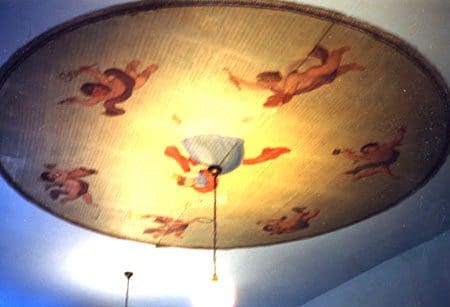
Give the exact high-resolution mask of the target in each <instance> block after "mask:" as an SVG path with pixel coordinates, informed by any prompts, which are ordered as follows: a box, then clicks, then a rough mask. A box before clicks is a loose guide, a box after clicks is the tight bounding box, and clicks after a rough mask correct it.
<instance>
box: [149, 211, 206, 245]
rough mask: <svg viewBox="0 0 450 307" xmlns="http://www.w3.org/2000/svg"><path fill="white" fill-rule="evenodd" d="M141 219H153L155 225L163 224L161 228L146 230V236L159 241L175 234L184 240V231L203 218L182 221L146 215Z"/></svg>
mask: <svg viewBox="0 0 450 307" xmlns="http://www.w3.org/2000/svg"><path fill="white" fill-rule="evenodd" d="M141 218H143V219H148V218H152V219H153V223H158V224H161V226H158V227H153V228H147V229H145V230H144V234H152V235H153V238H155V239H157V238H160V237H162V236H166V235H170V234H173V235H174V236H175V237H177V238H180V239H181V238H182V237H183V233H184V231H185V230H186V229H187V228H188V227H189V225H191V224H193V223H195V222H198V221H199V220H201V219H202V218H193V219H190V220H180V219H174V218H171V217H167V216H160V215H154V214H146V215H143V216H142V217H141Z"/></svg>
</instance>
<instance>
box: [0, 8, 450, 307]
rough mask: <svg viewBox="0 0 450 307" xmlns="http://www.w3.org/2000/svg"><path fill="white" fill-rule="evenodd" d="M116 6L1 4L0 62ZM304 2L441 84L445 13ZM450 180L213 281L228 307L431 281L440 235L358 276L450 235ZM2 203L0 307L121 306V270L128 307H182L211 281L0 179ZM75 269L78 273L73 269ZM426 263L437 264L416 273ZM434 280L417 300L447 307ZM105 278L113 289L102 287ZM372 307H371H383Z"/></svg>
mask: <svg viewBox="0 0 450 307" xmlns="http://www.w3.org/2000/svg"><path fill="white" fill-rule="evenodd" d="M122 2H123V1H105V0H103V1H77V2H75V1H57V0H44V1H30V0H19V1H7V0H0V48H1V49H0V62H1V63H4V62H5V61H6V60H7V59H8V57H9V56H10V55H12V53H13V52H14V51H15V50H16V49H18V48H19V47H21V46H23V45H24V44H25V43H26V42H28V41H29V40H30V39H32V38H33V37H35V36H37V35H38V34H40V33H42V32H43V31H45V30H46V29H48V28H50V27H52V26H54V25H57V24H59V23H61V22H64V21H66V20H68V19H70V18H72V17H75V16H78V15H80V14H84V13H87V12H90V11H92V10H95V9H98V8H102V7H107V6H109V5H112V4H116V3H122ZM303 2H304V3H309V4H314V5H316V6H324V7H327V8H331V9H336V10H338V11H340V12H343V13H345V14H348V15H351V16H354V17H356V18H358V19H361V20H364V21H368V22H369V23H373V24H375V25H378V26H380V27H381V28H383V29H384V30H387V31H389V32H392V33H394V34H397V35H398V36H400V37H402V38H403V39H405V40H406V41H407V42H409V43H410V44H412V45H413V46H415V47H417V49H418V50H419V51H420V52H422V54H424V55H425V56H426V57H427V58H428V59H429V60H430V61H431V62H432V63H433V64H434V65H435V66H436V67H438V69H439V70H440V71H441V73H442V74H443V76H444V78H445V79H446V80H447V82H448V80H450V59H449V57H448V47H450V46H449V40H448V33H450V23H448V21H447V20H448V18H449V17H450V4H449V3H448V1H446V0H433V1H420V0H409V1H408V0H404V1H396V0H384V1H377V2H374V1H370V0H364V1H347V0H345V1H333V0H329V1H303ZM449 179H450V165H449V163H448V162H447V163H446V164H445V165H444V166H443V168H442V169H441V171H440V172H439V173H438V174H437V175H436V177H435V178H434V179H433V180H431V181H430V182H429V184H428V185H427V186H425V187H424V188H422V189H421V190H420V191H418V192H417V193H416V194H414V195H413V196H412V197H410V198H409V199H407V200H406V201H404V202H403V203H401V204H400V205H398V206H396V207H394V208H392V209H390V210H388V211H387V212H384V213H382V214H380V215H377V216H375V217H373V218H371V219H369V220H366V221H364V222H362V223H359V224H356V225H353V226H351V227H347V228H345V229H342V230H339V231H336V232H334V233H331V234H327V235H323V236H319V237H316V238H313V239H308V240H304V241H301V242H296V243H289V244H283V245H277V246H273V247H264V248H252V249H241V250H234V251H229V252H221V253H220V254H219V257H220V259H221V261H222V270H223V271H226V272H223V275H227V274H228V275H230V278H231V279H232V280H233V281H234V284H235V287H236V289H237V306H257V305H259V306H301V305H302V304H305V303H306V302H308V301H309V300H311V299H313V298H316V299H315V300H313V301H311V302H310V303H308V304H307V306H358V303H359V304H361V302H360V301H359V302H358V301H357V300H352V298H354V297H355V295H352V294H351V291H352V290H351V289H358V284H362V285H364V284H367V285H370V283H371V282H377V281H383V278H389V279H390V280H393V279H396V278H398V279H399V280H400V281H401V278H403V276H405V272H408V271H410V270H411V266H408V265H406V264H407V263H408V261H409V262H410V263H413V264H415V265H414V266H413V267H417V266H419V267H427V268H429V269H428V270H423V271H422V272H421V273H420V272H419V273H417V275H418V277H417V278H419V279H421V280H430V281H431V280H433V276H435V275H436V273H435V271H438V270H439V269H441V268H443V267H446V266H445V264H446V263H445V261H444V260H443V262H439V260H440V259H445V258H448V257H446V256H445V255H447V256H448V253H449V248H448V242H449V241H448V235H446V234H447V233H445V234H444V235H442V236H440V237H439V238H437V239H436V240H433V241H430V242H428V243H426V244H425V245H422V246H420V247H418V249H417V250H413V251H410V252H408V253H409V254H408V253H406V254H403V255H402V256H400V257H398V258H394V259H393V260H391V261H393V262H389V261H388V262H387V263H385V264H382V265H381V266H379V267H375V268H374V269H373V270H371V271H369V272H367V273H364V272H366V271H367V270H368V269H370V268H372V267H374V266H376V265H378V264H380V263H381V262H383V261H386V260H388V259H390V258H392V257H394V256H396V255H398V254H400V253H402V252H404V251H405V250H407V249H410V248H413V247H414V246H416V245H418V244H420V243H422V242H424V241H427V240H430V239H432V238H433V237H435V236H436V235H438V234H440V233H443V232H445V231H447V230H448V229H450V217H449V213H450V204H449V202H450V189H449V184H450V180H449ZM0 199H1V201H0V204H1V206H2V208H3V214H2V215H1V217H0V233H1V234H2V235H1V236H0V251H1V257H0V268H1V272H2V278H1V279H0V306H50V307H51V306H68V307H71V306H120V305H121V304H122V299H123V291H122V290H124V288H123V287H124V286H125V284H124V280H123V276H122V275H121V274H122V272H123V271H124V270H126V269H132V270H134V271H135V272H136V276H135V277H134V278H135V279H133V282H134V284H132V286H133V287H134V288H132V292H131V299H132V300H131V301H130V306H149V305H151V306H189V305H190V303H189V293H187V292H189V291H186V289H187V288H189V284H190V283H192V281H193V280H196V281H197V280H201V278H205V279H207V278H209V275H208V274H209V265H210V260H209V259H210V257H209V256H210V252H199V251H189V250H179V249H155V248H153V247H152V246H146V245H143V244H138V243H133V242H125V241H122V240H117V239H112V238H109V237H105V236H102V235H98V234H95V233H92V232H90V231H86V230H83V229H80V228H77V227H75V226H72V225H70V224H68V223H66V222H64V221H61V220H59V219H57V218H55V217H53V216H51V215H49V214H48V213H45V212H43V211H42V210H40V209H38V208H37V207H36V206H34V205H32V204H29V203H28V202H26V201H25V200H23V199H22V198H21V197H20V196H18V194H17V193H16V192H15V191H14V190H13V189H12V188H10V187H9V186H8V185H7V184H6V183H5V181H4V180H3V179H2V180H1V181H0ZM108 250H111V251H112V252H111V253H109V254H108V253H107V251H108ZM415 254H419V256H414V255H415ZM411 255H412V256H411ZM437 255H441V257H438V256H437ZM84 259H86V262H84V263H83V262H81V263H82V264H84V265H80V262H79V261H78V260H84ZM77 261H78V262H77ZM396 261H397V262H396ZM427 261H432V262H435V263H437V264H436V266H435V267H433V266H426V265H425V264H426V263H427ZM447 263H448V262H447ZM78 265H79V267H77V266H78ZM447 267H448V265H447ZM227 272H228V273H227ZM446 272H447V273H446ZM360 274H362V275H360ZM377 274H378V275H377ZM442 274H443V275H442V276H443V277H442V278H440V279H439V278H438V280H439V281H442V283H443V284H436V285H435V287H433V288H434V290H433V291H437V290H435V289H436V288H438V289H441V290H440V291H442V292H434V293H428V292H426V291H425V290H424V292H423V293H421V295H422V296H433V297H434V298H435V300H434V301H432V304H431V305H432V306H446V305H445V304H446V299H447V298H448V296H445V295H444V293H445V291H446V288H445V287H444V286H445V284H447V285H448V281H449V278H448V270H447V271H445V270H444V273H442ZM445 274H447V275H445ZM358 275H359V277H357V278H356V279H354V280H353V281H350V282H349V283H345V284H343V285H342V286H339V285H341V284H342V283H344V282H346V281H348V280H349V279H351V278H354V277H355V276H358ZM376 276H378V277H376ZM445 276H447V279H446V277H445ZM115 278H116V279H117V282H111V281H112V280H114V279H115ZM358 278H359V280H358ZM364 280H365V281H364ZM199 282H200V281H199ZM425 284H426V283H424V285H425ZM443 285H444V286H443ZM407 286H408V283H407V281H406V280H405V282H398V283H393V284H392V287H391V288H395V292H397V293H399V295H398V296H397V297H393V298H392V300H391V301H390V302H391V303H392V302H397V301H395V299H396V298H397V299H398V297H399V296H401V295H400V294H401V293H405V296H407V297H409V296H410V295H408V292H407V290H408V289H407ZM418 286H420V283H419V284H418ZM336 287H338V288H336ZM361 287H363V286H360V288H359V289H360V290H361V291H360V293H364V291H363V289H362V288H361ZM372 287H373V286H372ZM333 288H335V289H334V290H332V291H330V292H328V293H327V294H325V295H323V296H321V294H323V293H325V292H327V291H328V290H330V289H333ZM133 289H134V290H133ZM367 289H370V287H368V288H366V290H367ZM373 289H379V288H372V290H373ZM422 289H431V288H430V287H425V286H423V287H422ZM133 291H134V292H133ZM386 291H388V290H387V289H386V290H378V292H375V291H372V292H371V293H385V292H386ZM369 293H370V291H369ZM447 293H448V291H447ZM360 295H361V294H360ZM391 296H392V295H391ZM374 301H375V303H374V304H375V305H373V306H386V304H387V303H389V302H387V303H386V302H383V301H380V300H378V301H377V300H374ZM419 301H420V300H419ZM131 302H132V303H133V304H131ZM400 302H404V300H403V301H401V300H400ZM427 302H428V303H430V301H426V300H424V301H423V305H421V304H422V303H420V304H419V305H418V306H426V305H425V303H427ZM339 303H342V304H341V305H339ZM377 303H378V305H377ZM333 304H334V305H333ZM383 304H384V305H383ZM394 305H395V304H394ZM431 305H429V306H431Z"/></svg>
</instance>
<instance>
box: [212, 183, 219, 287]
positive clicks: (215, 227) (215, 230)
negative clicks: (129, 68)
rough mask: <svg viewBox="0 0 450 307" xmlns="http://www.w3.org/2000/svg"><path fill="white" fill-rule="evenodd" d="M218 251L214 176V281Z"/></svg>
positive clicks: (215, 278) (214, 279)
mask: <svg viewBox="0 0 450 307" xmlns="http://www.w3.org/2000/svg"><path fill="white" fill-rule="evenodd" d="M216 251H217V176H214V237H213V265H214V274H213V278H212V280H213V281H217V280H218V279H219V278H218V277H217V265H216V260H217V258H216Z"/></svg>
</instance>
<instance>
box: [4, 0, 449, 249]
mask: <svg viewBox="0 0 450 307" xmlns="http://www.w3.org/2000/svg"><path fill="white" fill-rule="evenodd" d="M198 6H237V7H249V8H255V9H271V10H281V11H288V12H291V13H297V14H303V15H307V16H313V17H315V18H318V19H324V20H327V21H330V22H332V23H334V24H340V25H344V26H347V27H349V28H351V29H353V30H356V31H359V32H362V33H364V34H366V35H370V36H371V37H372V38H374V39H375V40H377V41H381V42H383V43H384V44H386V45H388V46H389V47H391V48H393V49H395V50H396V51H397V52H399V53H400V54H402V55H404V56H406V57H407V58H408V59H409V60H410V61H411V62H413V63H414V64H415V65H417V66H418V67H419V68H420V70H421V71H422V72H423V73H424V74H425V75H426V76H427V77H428V79H429V80H431V81H432V82H433V84H434V86H435V88H436V89H437V91H438V93H439V96H440V97H441V98H442V100H443V103H444V108H445V110H446V113H447V116H446V117H447V123H448V125H447V129H448V133H447V139H446V141H445V144H444V150H443V152H442V153H441V155H440V157H439V158H438V161H437V163H436V165H435V166H434V167H432V168H431V170H430V172H429V173H428V174H427V175H426V176H425V177H424V179H423V180H422V181H421V182H419V183H418V184H417V185H416V186H415V187H414V188H413V189H412V190H411V191H409V192H408V193H406V194H405V195H403V196H401V197H399V198H398V199H397V200H396V201H394V202H392V203H390V204H388V205H387V206H385V207H384V208H383V209H380V210H377V211H375V212H373V213H371V214H369V215H367V216H366V217H364V218H361V219H358V220H356V221H352V222H350V223H347V224H344V225H342V226H339V227H335V228H331V229H330V230H329V231H326V232H322V233H318V234H312V235H308V236H303V237H301V238H295V239H289V240H284V241H279V242H270V243H262V244H254V245H236V246H230V247H218V248H219V249H222V250H229V249H237V248H257V247H264V246H270V245H278V244H282V243H288V242H295V241H301V240H305V239H308V238H313V237H318V236H322V235H326V234H328V233H330V232H333V231H336V230H339V229H343V228H346V227H349V226H352V225H354V224H357V223H359V222H361V221H363V220H365V219H368V218H371V217H373V216H375V215H377V214H379V213H381V212H384V211H386V210H388V209H390V208H392V207H393V206H395V205H398V204H400V203H401V202H402V201H404V200H405V199H407V198H408V197H410V196H411V195H412V194H414V193H415V192H417V191H418V190H419V189H421V188H422V187H423V186H425V185H426V184H427V183H428V182H429V181H430V180H431V178H433V177H434V175H435V174H436V173H437V172H438V171H439V169H440V168H441V167H442V165H443V164H444V163H445V162H446V159H447V156H448V154H449V152H450V140H449V133H450V97H449V88H448V86H447V84H446V82H445V80H444V78H443V77H442V75H441V74H440V73H439V71H438V70H437V69H436V68H435V66H434V65H433V64H431V62H429V61H428V60H427V59H426V58H425V57H424V56H423V55H422V54H421V53H420V52H419V51H418V50H417V49H415V48H414V47H413V46H411V45H409V44H408V43H406V42H405V41H403V40H402V39H400V38H399V37H397V36H395V35H393V34H390V33H388V32H386V31H384V30H382V29H380V28H379V27H377V26H373V25H371V24H369V23H367V22H363V21H359V20H357V19H356V18H354V17H350V16H348V15H345V14H342V13H339V12H335V11H332V10H329V9H324V8H319V7H314V6H310V5H305V4H298V3H287V2H281V1H276V0H275V1H271V0H249V1H245V0H220V1H214V0H205V1H202V0H184V1H183V0H151V1H145V0H143V1H139V2H133V3H124V4H118V5H114V6H111V7H108V8H104V9H99V10H95V11H92V12H89V13H86V14H83V15H80V16H78V17H75V18H72V19H70V20H68V21H66V22H63V23H61V24H58V25H56V26H54V27H52V28H50V29H49V30H47V31H45V32H44V33H42V34H40V35H38V36H37V37H35V38H34V39H32V40H31V41H30V42H28V43H27V44H26V45H25V46H23V47H21V48H20V49H18V50H17V51H16V52H14V53H13V55H12V56H11V57H10V58H9V59H8V60H7V61H6V62H5V64H3V65H2V67H1V68H0V89H1V88H2V87H3V85H4V83H5V81H6V80H7V79H8V78H9V75H10V74H11V73H12V72H13V71H14V70H15V68H16V67H17V66H19V65H20V64H21V63H22V62H23V61H24V60H25V59H26V58H28V57H29V56H30V55H32V54H33V53H34V52H35V51H36V50H37V49H39V48H41V47H43V46H44V45H46V44H47V43H49V42H51V41H52V40H54V39H55V38H57V37H59V36H61V35H63V34H65V33H68V32H72V31H74V30H76V29H78V28H81V27H83V26H85V25H88V24H92V23H95V22H98V21H101V20H104V19H109V18H112V17H115V16H122V15H134V14H137V13H139V12H144V11H151V10H158V9H166V8H174V7H198ZM0 174H1V175H2V176H3V177H4V178H5V179H6V180H5V181H6V182H7V183H8V184H9V185H10V186H11V187H12V188H13V189H14V190H16V191H17V192H18V193H19V194H20V195H21V196H22V197H23V198H24V199H26V200H27V201H29V202H31V203H33V204H36V205H37V207H38V208H40V209H42V210H43V211H45V212H48V213H50V214H51V215H53V216H55V217H57V218H59V219H63V220H65V221H67V222H69V223H70V224H73V225H76V226H79V227H81V228H83V229H86V230H89V231H92V232H95V233H100V234H103V235H107V236H109V237H114V238H118V239H123V240H131V241H135V242H140V243H146V244H151V245H155V246H156V247H181V248H191V249H211V247H210V246H186V245H176V244H173V245H165V244H158V243H152V242H148V241H145V240H139V239H136V238H131V237H128V236H125V235H116V234H112V233H108V232H106V231H102V230H100V229H92V228H89V227H87V226H86V225H83V224H81V223H78V222H75V221H71V220H69V219H66V218H63V217H61V216H59V215H57V214H56V213H55V212H53V211H51V210H50V209H49V208H47V207H46V206H44V205H43V204H42V203H40V202H38V201H36V200H35V199H33V197H31V196H30V195H28V194H27V193H26V192H25V191H24V190H22V188H21V187H20V185H19V184H17V183H16V182H14V180H13V178H12V177H11V176H10V175H9V174H8V172H7V171H6V170H5V168H4V167H3V165H2V164H1V163H0Z"/></svg>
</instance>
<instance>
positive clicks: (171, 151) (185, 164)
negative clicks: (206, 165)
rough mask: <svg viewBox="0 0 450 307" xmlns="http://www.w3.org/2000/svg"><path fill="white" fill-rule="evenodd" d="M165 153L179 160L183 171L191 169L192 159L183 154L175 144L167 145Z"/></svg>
mask: <svg viewBox="0 0 450 307" xmlns="http://www.w3.org/2000/svg"><path fill="white" fill-rule="evenodd" d="M164 154H165V155H166V156H168V157H171V158H173V159H174V160H175V161H177V163H178V164H179V165H180V167H181V168H182V169H183V171H185V172H189V171H190V170H191V168H190V167H189V161H190V159H189V158H186V157H185V156H183V155H182V154H181V153H180V151H179V150H178V148H176V147H175V146H167V147H166V150H165V151H164Z"/></svg>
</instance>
